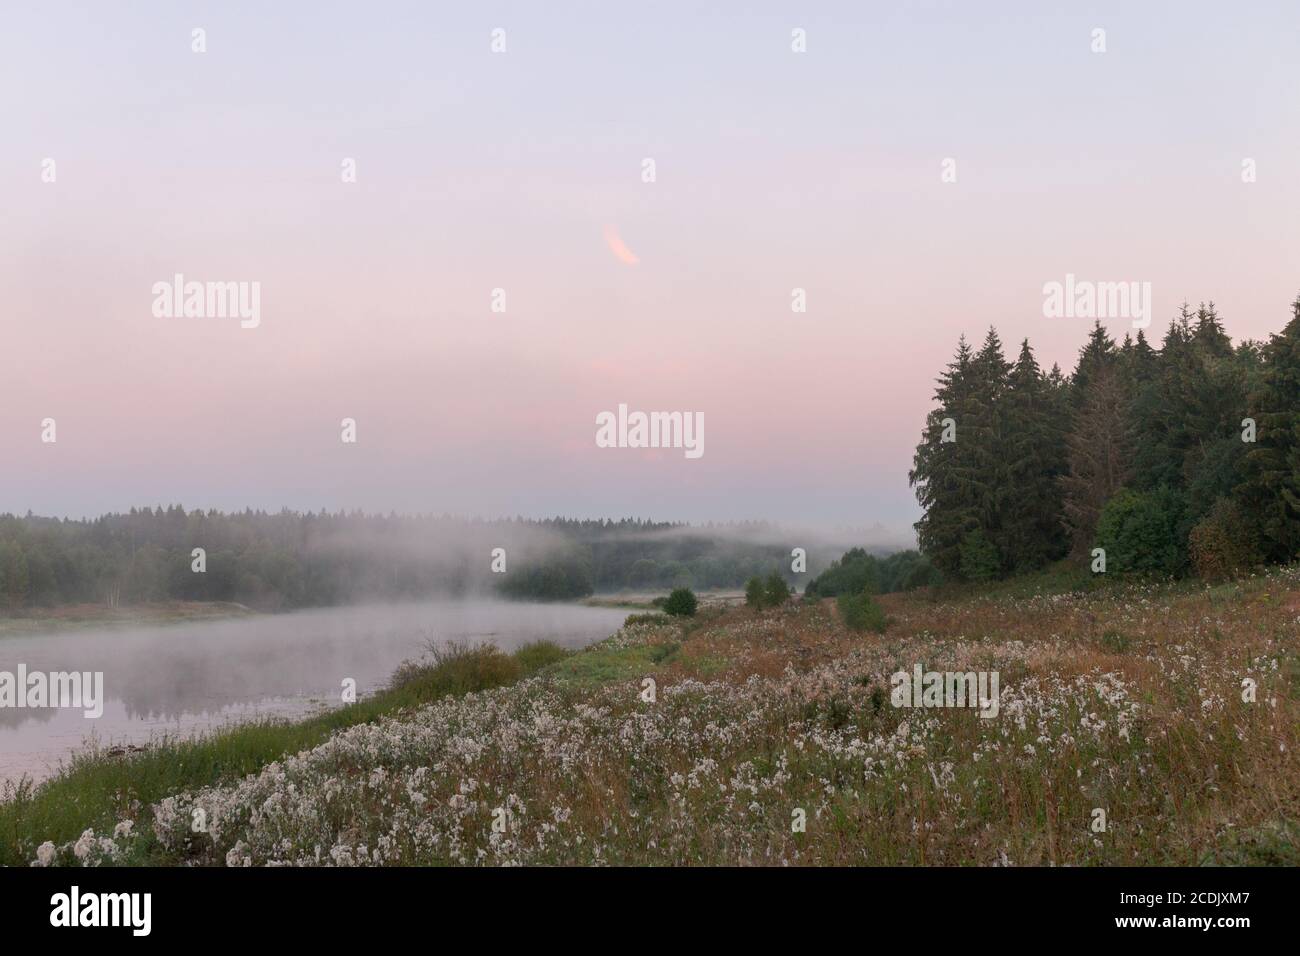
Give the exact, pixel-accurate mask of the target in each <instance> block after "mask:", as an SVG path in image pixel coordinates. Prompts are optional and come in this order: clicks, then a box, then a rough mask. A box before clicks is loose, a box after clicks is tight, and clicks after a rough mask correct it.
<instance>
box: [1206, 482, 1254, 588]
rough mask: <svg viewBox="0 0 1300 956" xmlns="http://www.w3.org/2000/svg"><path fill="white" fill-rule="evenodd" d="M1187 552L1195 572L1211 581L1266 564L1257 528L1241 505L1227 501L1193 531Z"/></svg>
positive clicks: (1221, 502) (1220, 502) (1223, 501)
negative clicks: (1248, 518) (1257, 538)
mask: <svg viewBox="0 0 1300 956" xmlns="http://www.w3.org/2000/svg"><path fill="white" fill-rule="evenodd" d="M1188 550H1189V552H1190V554H1191V561H1192V566H1193V567H1194V568H1195V569H1196V573H1197V574H1199V575H1200V576H1201V577H1203V578H1207V579H1209V580H1221V579H1223V578H1230V577H1234V576H1236V575H1238V574H1241V573H1242V572H1244V571H1248V570H1250V569H1251V568H1254V567H1255V566H1257V565H1259V564H1261V563H1262V561H1263V559H1262V557H1261V555H1260V550H1259V547H1258V542H1257V540H1256V537H1255V528H1254V526H1253V525H1252V524H1251V522H1250V521H1249V520H1247V518H1246V514H1245V512H1244V511H1243V510H1242V508H1241V506H1240V505H1239V504H1237V503H1236V502H1235V501H1230V500H1228V499H1226V498H1224V499H1220V500H1219V501H1218V502H1216V503H1215V505H1214V507H1213V508H1211V509H1210V513H1209V514H1208V515H1206V516H1205V517H1204V518H1202V519H1201V521H1200V522H1199V523H1197V525H1196V526H1195V527H1194V528H1192V531H1191V535H1190V536H1189V539H1188Z"/></svg>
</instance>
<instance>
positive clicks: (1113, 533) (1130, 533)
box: [1097, 487, 1187, 575]
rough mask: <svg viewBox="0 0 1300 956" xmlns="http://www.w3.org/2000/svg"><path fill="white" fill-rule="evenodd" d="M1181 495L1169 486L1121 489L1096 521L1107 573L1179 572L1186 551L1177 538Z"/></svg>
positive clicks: (1180, 517)
mask: <svg viewBox="0 0 1300 956" xmlns="http://www.w3.org/2000/svg"><path fill="white" fill-rule="evenodd" d="M1181 520H1182V505H1181V498H1180V496H1179V495H1178V493H1177V492H1175V491H1174V490H1173V489H1171V488H1167V487H1160V488H1157V489H1156V490H1155V491H1148V492H1137V491H1132V490H1130V489H1127V488H1126V489H1123V490H1121V491H1120V492H1118V493H1117V494H1116V495H1115V496H1114V497H1112V498H1111V499H1110V501H1108V502H1107V503H1106V507H1105V508H1104V509H1102V512H1101V517H1100V518H1099V519H1098V522H1097V547H1099V548H1104V549H1105V550H1106V572H1107V573H1108V574H1114V573H1118V574H1157V575H1176V574H1179V573H1180V572H1181V571H1182V570H1183V568H1184V566H1185V564H1186V558H1187V556H1186V552H1185V550H1184V549H1183V548H1182V546H1181V542H1180V541H1179V538H1178V533H1177V532H1178V524H1179V521H1181Z"/></svg>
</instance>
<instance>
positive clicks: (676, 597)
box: [664, 588, 699, 617]
mask: <svg viewBox="0 0 1300 956" xmlns="http://www.w3.org/2000/svg"><path fill="white" fill-rule="evenodd" d="M698 606H699V602H698V601H697V600H696V599H695V592H694V591H692V590H691V589H690V588H677V589H676V590H674V591H673V593H672V594H670V595H668V600H667V601H665V602H664V610H665V611H666V612H667V613H669V614H672V615H674V616H676V617H694V616H695V609H696V608H697V607H698Z"/></svg>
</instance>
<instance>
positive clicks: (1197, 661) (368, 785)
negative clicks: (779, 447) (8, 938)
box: [0, 567, 1300, 866]
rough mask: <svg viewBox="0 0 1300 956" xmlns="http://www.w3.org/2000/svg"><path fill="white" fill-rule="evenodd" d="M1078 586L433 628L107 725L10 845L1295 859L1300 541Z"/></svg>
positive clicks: (10, 799) (729, 857)
mask: <svg viewBox="0 0 1300 956" xmlns="http://www.w3.org/2000/svg"><path fill="white" fill-rule="evenodd" d="M1074 585H1075V582H1073V581H1071V580H1068V579H1062V578H1054V577H1052V576H1050V575H1043V576H1040V577H1039V578H1038V579H1036V580H1035V581H1018V582H1016V583H1015V586H1014V587H1009V588H1006V589H1003V590H1001V591H995V592H993V593H992V594H984V595H982V596H981V595H967V594H952V595H948V596H942V597H935V596H931V595H926V594H924V593H918V592H909V593H907V594H891V595H885V596H884V597H882V598H880V604H881V606H882V607H883V609H884V612H885V620H884V623H883V631H880V632H877V628H876V627H875V626H874V622H872V626H868V627H866V628H861V629H851V628H849V627H848V626H846V624H845V621H844V620H843V619H842V617H841V611H840V609H839V608H838V607H837V604H836V602H835V601H834V600H830V599H826V600H821V601H810V602H794V601H792V602H791V603H789V604H787V605H785V606H784V607H779V608H775V609H769V610H764V611H755V610H752V609H749V608H745V607H734V606H718V605H713V606H709V605H705V606H704V607H702V608H701V611H700V613H699V614H698V615H697V616H696V617H695V618H693V619H688V620H686V621H685V622H683V621H682V620H677V619H668V618H659V617H656V616H654V615H645V614H641V615H635V616H634V617H633V619H632V620H633V623H630V624H628V625H626V626H625V627H624V628H623V629H621V630H620V631H619V632H618V633H616V634H615V635H613V636H612V637H610V638H609V639H607V640H605V641H603V642H600V643H599V644H596V645H594V646H593V647H591V648H588V649H586V650H583V651H579V652H576V653H573V652H567V651H564V650H562V649H560V648H558V647H556V646H554V645H549V644H534V645H528V646H526V647H524V648H520V649H519V650H518V651H516V652H514V653H513V654H505V653H502V652H500V651H497V650H495V649H493V648H491V647H478V648H471V647H459V648H455V647H453V648H434V649H431V654H430V656H429V657H428V658H427V659H425V660H422V661H418V662H412V663H410V664H408V665H405V666H404V667H402V668H401V669H399V671H398V672H397V673H396V674H395V675H394V678H393V683H392V686H391V688H390V689H389V690H387V691H385V692H383V693H380V694H377V695H374V696H373V697H370V698H366V699H363V700H362V701H360V702H358V703H357V704H354V705H350V706H348V707H346V708H344V709H341V710H337V711H332V712H329V713H327V714H323V715H321V716H319V717H315V718H313V719H311V720H308V721H305V722H301V723H296V724H288V723H277V722H265V723H261V724H255V725H251V726H244V727H241V728H238V729H234V730H230V731H227V732H223V733H220V734H215V735H212V736H209V737H205V738H202V739H199V740H196V741H190V742H175V743H165V744H162V745H159V746H155V747H152V748H149V749H147V750H145V751H144V752H141V753H123V754H117V755H111V754H107V753H102V752H101V753H88V754H86V755H84V756H82V757H80V758H79V759H78V760H77V761H76V762H75V763H74V764H73V765H72V766H71V767H70V768H69V769H68V770H67V772H65V773H64V774H63V775H62V776H60V777H57V778H55V779H53V780H50V781H48V782H46V783H45V784H43V785H41V786H38V787H22V788H20V789H19V790H18V791H17V792H11V793H9V794H8V795H7V799H6V800H5V801H4V802H3V803H2V804H0V862H3V863H5V864H11V865H27V864H32V863H36V864H43V865H114V864H117V865H123V864H127V865H129V864H164V865H173V864H189V865H204V866H208V865H215V866H221V865H228V866H247V865H254V866H257V865H266V864H274V865H321V864H323V865H335V864H337V865H410V864H414V865H501V864H583V865H586V864H596V865H709V864H720V865H845V864H852V865H931V864H938V865H971V866H988V865H1016V866H1024V865H1031V866H1032V865H1082V866H1094V865H1123V864H1157V865H1163V864H1170V865H1173V864H1179V865H1188V864H1190V865H1198V864H1204V865H1215V864H1222V865H1233V864H1292V865H1295V864H1298V863H1300V845H1298V844H1297V840H1298V839H1300V767H1298V766H1297V757H1296V748H1297V745H1298V744H1300V740H1298V739H1297V737H1298V736H1300V734H1298V731H1300V640H1298V638H1300V568H1294V567H1293V568H1288V569H1282V570H1278V571H1276V572H1274V573H1272V574H1270V575H1267V576H1260V577H1253V578H1249V579H1245V580H1242V581H1238V582H1235V583H1228V584H1221V585H1214V586H1210V585H1205V584H1192V583H1182V584H1177V585H1108V586H1104V587H1096V588H1089V589H1079V588H1076V587H1075V586H1074ZM917 664H921V665H923V668H924V669H925V670H940V671H963V672H965V671H997V672H998V673H999V674H1000V706H999V710H998V714H997V716H995V717H991V718H983V717H981V716H980V715H979V713H978V712H977V711H974V710H970V709H961V708H916V709H914V708H906V707H895V706H893V704H892V702H891V687H890V675H891V674H892V673H893V672H895V671H899V670H903V671H909V672H910V671H911V670H912V669H913V667H914V666H915V665H917ZM646 678H652V679H653V682H654V683H653V686H652V687H651V686H650V685H647V684H646V683H645V679H646ZM1251 688H1253V691H1252V690H1251ZM651 691H653V693H651ZM650 698H652V699H650ZM1251 698H1253V699H1251ZM1099 814H1100V815H1099ZM196 821H197V823H196ZM1099 823H1102V824H1104V825H1103V826H1101V827H1100V828H1099Z"/></svg>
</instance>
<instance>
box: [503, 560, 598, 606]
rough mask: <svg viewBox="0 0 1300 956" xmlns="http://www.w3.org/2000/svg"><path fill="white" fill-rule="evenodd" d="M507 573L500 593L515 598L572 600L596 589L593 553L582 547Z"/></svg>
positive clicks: (515, 568)
mask: <svg viewBox="0 0 1300 956" xmlns="http://www.w3.org/2000/svg"><path fill="white" fill-rule="evenodd" d="M504 577H505V580H504V581H502V582H501V586H500V590H501V593H502V594H504V595H506V596H507V597H512V598H528V599H531V600H536V601H569V600H572V599H574V598H580V597H586V596H587V595H588V594H591V593H592V591H593V590H595V588H594V586H593V584H592V573H591V555H590V553H589V552H586V551H585V550H584V549H582V548H580V547H572V548H569V549H567V550H566V551H564V552H562V553H556V554H553V555H551V556H550V557H549V558H548V559H547V560H545V561H537V562H534V563H531V564H526V565H524V566H523V567H514V568H511V569H510V571H509V573H508V574H506V575H505V576H504Z"/></svg>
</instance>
